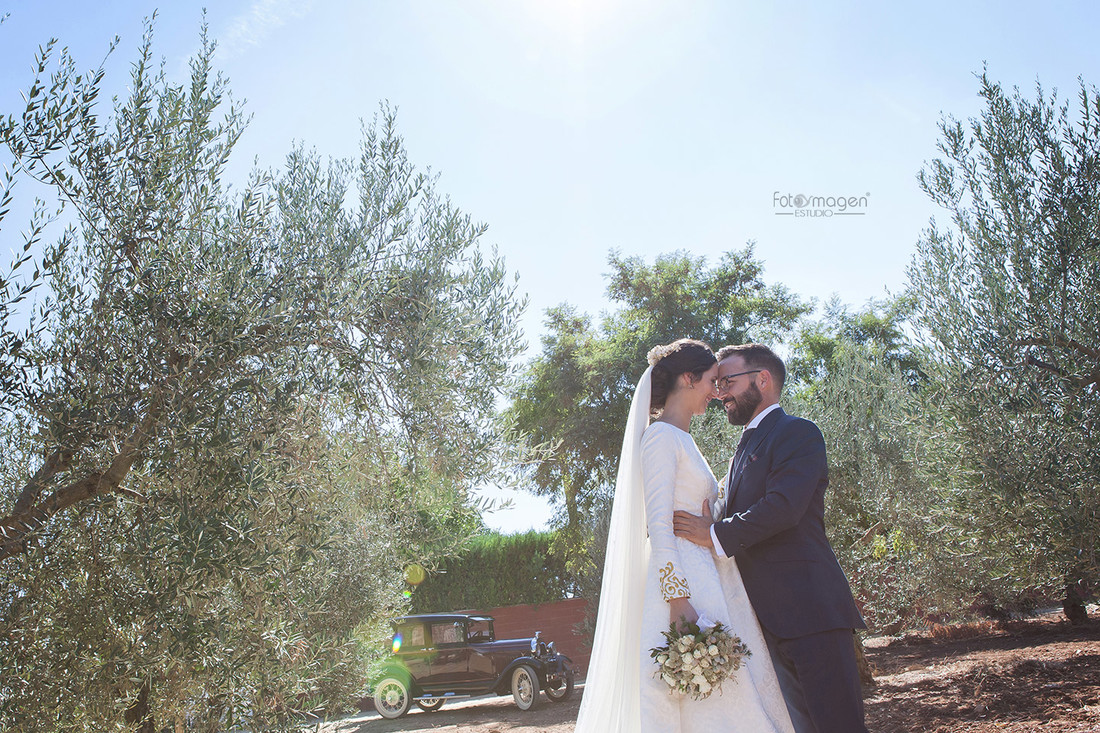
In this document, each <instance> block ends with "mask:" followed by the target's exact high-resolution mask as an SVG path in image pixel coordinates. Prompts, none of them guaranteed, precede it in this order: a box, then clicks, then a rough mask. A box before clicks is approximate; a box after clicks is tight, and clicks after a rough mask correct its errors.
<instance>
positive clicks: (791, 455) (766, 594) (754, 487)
mask: <svg viewBox="0 0 1100 733" xmlns="http://www.w3.org/2000/svg"><path fill="white" fill-rule="evenodd" d="M828 483H829V479H828V468H827V464H826V458H825V441H824V439H823V438H822V436H821V431H820V430H818V428H817V426H816V425H814V424H813V423H812V422H810V421H809V420H804V419H802V418H798V417H794V416H792V415H788V414H786V413H785V412H783V410H782V409H781V408H776V409H774V410H772V411H771V412H770V413H768V414H767V415H765V416H764V419H763V420H762V421H761V423H760V425H759V426H758V427H756V428H755V429H754V430H752V431H751V432H749V433H748V434H747V437H746V440H745V443H744V446H743V447H742V448H741V449H739V450H738V452H737V454H736V455H735V456H734V459H733V461H732V462H731V464H730V473H729V480H728V485H727V487H726V490H727V492H728V495H727V498H726V511H725V518H724V519H723V520H722V521H720V522H718V523H716V524H715V525H714V527H713V529H714V536H715V537H716V538H717V539H718V541H719V543H720V544H721V546H722V549H723V551H724V552H725V554H726V555H727V556H732V557H734V558H736V560H737V566H738V568H739V569H740V571H741V577H742V578H743V579H744V582H745V590H746V591H747V592H748V595H749V599H750V600H751V601H752V605H753V608H754V610H755V611H756V615H757V618H759V620H760V624H761V626H763V627H764V630H765V632H766V635H767V636H768V641H769V648H770V649H771V651H772V653H773V657H775V656H776V654H777V653H778V654H780V656H781V657H782V658H783V659H784V661H785V663H786V666H788V667H790V668H791V669H796V670H797V672H796V675H797V677H798V678H799V685H800V686H801V688H802V690H801V693H802V695H803V696H804V698H805V708H806V710H807V712H808V715H809V717H810V719H812V720H813V725H814V726H815V727H816V730H817V731H820V733H826V732H827V731H828V732H830V733H831V732H832V731H837V732H838V733H849V732H853V731H865V730H866V728H864V727H863V723H862V720H863V713H862V698H861V694H860V689H859V678H858V674H856V672H855V667H854V664H855V654H854V651H853V649H852V638H851V633H852V631H851V630H852V629H862V628H866V627H865V626H864V623H863V619H862V618H861V617H860V614H859V611H858V609H857V608H856V605H855V602H854V600H853V599H852V592H851V589H850V588H849V586H848V580H847V579H846V578H845V577H844V571H843V570H841V568H840V564H839V563H838V562H837V559H836V555H834V554H833V550H832V547H831V546H830V545H829V541H828V539H827V538H826V536H825V488H826V486H827V485H828ZM845 645H846V647H847V648H845ZM777 650H778V652H777ZM777 666H778V665H777ZM777 671H779V672H780V681H781V682H784V679H783V673H782V672H781V671H780V670H777ZM787 692H788V690H787V687H786V685H785V686H784V694H785V695H786V693H787ZM842 699H843V700H846V701H847V702H842V701H841V700H842ZM853 706H858V707H857V708H856V709H855V710H853V709H852V707H853ZM857 715H858V717H857ZM792 717H794V714H793V713H792ZM795 722H796V725H798V723H799V721H798V720H797V719H796V721H795Z"/></svg>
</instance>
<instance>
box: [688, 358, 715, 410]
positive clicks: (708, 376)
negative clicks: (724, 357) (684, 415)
mask: <svg viewBox="0 0 1100 733" xmlns="http://www.w3.org/2000/svg"><path fill="white" fill-rule="evenodd" d="M716 379H718V365H717V364H715V365H714V366H712V367H711V368H710V369H708V370H706V371H705V372H703V376H702V378H701V379H700V380H699V381H698V382H696V383H695V389H694V390H693V391H694V392H695V397H696V399H697V400H698V403H697V404H694V405H692V410H691V414H692V415H702V414H703V413H704V412H706V411H707V405H709V404H710V401H711V400H716V399H718V387H717V386H716V385H715V380H716Z"/></svg>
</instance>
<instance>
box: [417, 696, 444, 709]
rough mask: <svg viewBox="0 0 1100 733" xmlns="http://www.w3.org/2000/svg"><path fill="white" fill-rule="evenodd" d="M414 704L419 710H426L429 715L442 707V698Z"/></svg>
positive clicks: (419, 701)
mask: <svg viewBox="0 0 1100 733" xmlns="http://www.w3.org/2000/svg"><path fill="white" fill-rule="evenodd" d="M416 704H417V705H418V706H419V707H420V709H421V710H427V711H428V712H429V713H434V712H435V711H436V710H439V709H440V708H441V707H443V698H442V697H433V698H432V699H431V700H417V701H416Z"/></svg>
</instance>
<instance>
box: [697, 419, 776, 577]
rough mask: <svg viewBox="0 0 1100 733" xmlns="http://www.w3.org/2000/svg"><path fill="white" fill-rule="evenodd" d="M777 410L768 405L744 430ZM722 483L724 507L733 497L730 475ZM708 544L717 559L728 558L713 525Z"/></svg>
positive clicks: (754, 427) (753, 428)
mask: <svg viewBox="0 0 1100 733" xmlns="http://www.w3.org/2000/svg"><path fill="white" fill-rule="evenodd" d="M778 409H779V403H778V402H776V403H775V404H772V405H768V406H767V407H765V408H764V409H763V410H761V411H760V413H759V414H758V415H757V416H756V417H754V418H753V419H752V420H749V424H748V425H746V426H745V430H756V428H757V427H758V426H759V425H760V423H761V422H762V421H763V420H764V418H765V417H766V416H767V414H768V413H769V412H771V411H772V410H778ZM722 482H723V483H724V484H725V485H726V506H729V503H730V502H731V501H733V496H732V495H731V494H730V485H729V482H730V474H728V473H727V474H726V475H725V477H724V478H723V479H722ZM719 521H721V520H719ZM710 543H711V544H712V545H714V552H715V553H716V554H717V555H718V557H729V555H727V554H726V552H725V550H723V549H722V543H721V542H719V541H718V535H717V534H715V532H714V525H713V524H712V525H710Z"/></svg>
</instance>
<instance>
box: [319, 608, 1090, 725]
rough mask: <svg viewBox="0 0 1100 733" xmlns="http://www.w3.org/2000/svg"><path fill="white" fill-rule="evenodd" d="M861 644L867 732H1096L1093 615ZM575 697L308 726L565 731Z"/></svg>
mask: <svg viewBox="0 0 1100 733" xmlns="http://www.w3.org/2000/svg"><path fill="white" fill-rule="evenodd" d="M1095 611H1096V609H1095V608H1092V609H1090V612H1091V615H1092V617H1093V618H1094V619H1095V617H1096V616H1097V614H1096V612H1095ZM865 645H866V649H867V658H868V660H869V661H870V663H871V665H872V667H873V668H874V670H875V683H876V686H875V688H874V689H872V690H868V691H867V696H866V706H867V727H868V728H869V729H870V730H871V731H872V733H895V732H897V733H903V732H906V733H907V732H912V733H992V732H993V731H997V732H998V733H1024V731H1050V732H1051V733H1070V731H1073V732H1074V733H1083V732H1084V731H1092V732H1093V733H1097V732H1100V621H1097V620H1093V621H1091V622H1090V623H1089V624H1088V625H1086V626H1082V627H1072V626H1070V625H1069V624H1067V623H1065V622H1064V621H1062V620H1060V614H1059V615H1056V614H1049V615H1046V616H1043V617H1040V618H1036V619H1030V620H1026V621H1011V622H1003V623H984V624H975V625H966V626H941V627H936V628H934V629H932V630H931V631H930V632H927V633H920V634H909V635H906V636H903V637H881V638H873V639H867V640H866V642H865ZM582 694H583V685H578V687H577V692H576V693H575V694H574V695H573V697H572V698H571V699H569V700H568V701H566V702H563V703H551V702H548V701H546V700H545V699H543V701H542V703H541V705H540V706H539V707H537V708H536V709H535V710H533V711H530V712H527V713H523V712H520V711H519V710H518V709H517V708H516V706H515V705H514V704H512V699H511V697H483V698H475V699H472V700H462V701H455V702H449V703H447V704H446V705H444V706H443V708H442V709H441V710H440V711H438V712H435V713H425V712H423V711H421V710H419V709H416V708H414V710H413V712H411V713H409V714H408V715H406V716H405V717H404V718H400V719H398V720H383V719H382V718H380V717H379V716H378V715H377V714H375V713H370V714H366V715H358V716H355V717H351V718H345V719H344V720H340V721H335V722H330V723H327V724H325V725H323V726H321V727H320V728H318V729H316V730H318V733H321V732H322V731H323V732H324V733H392V732H394V731H403V732H408V733H411V732H413V731H455V732H458V731H467V732H469V733H536V731H540V732H543V733H572V731H573V727H574V722H575V721H576V719H577V710H578V708H579V707H580V699H581V696H582Z"/></svg>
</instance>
